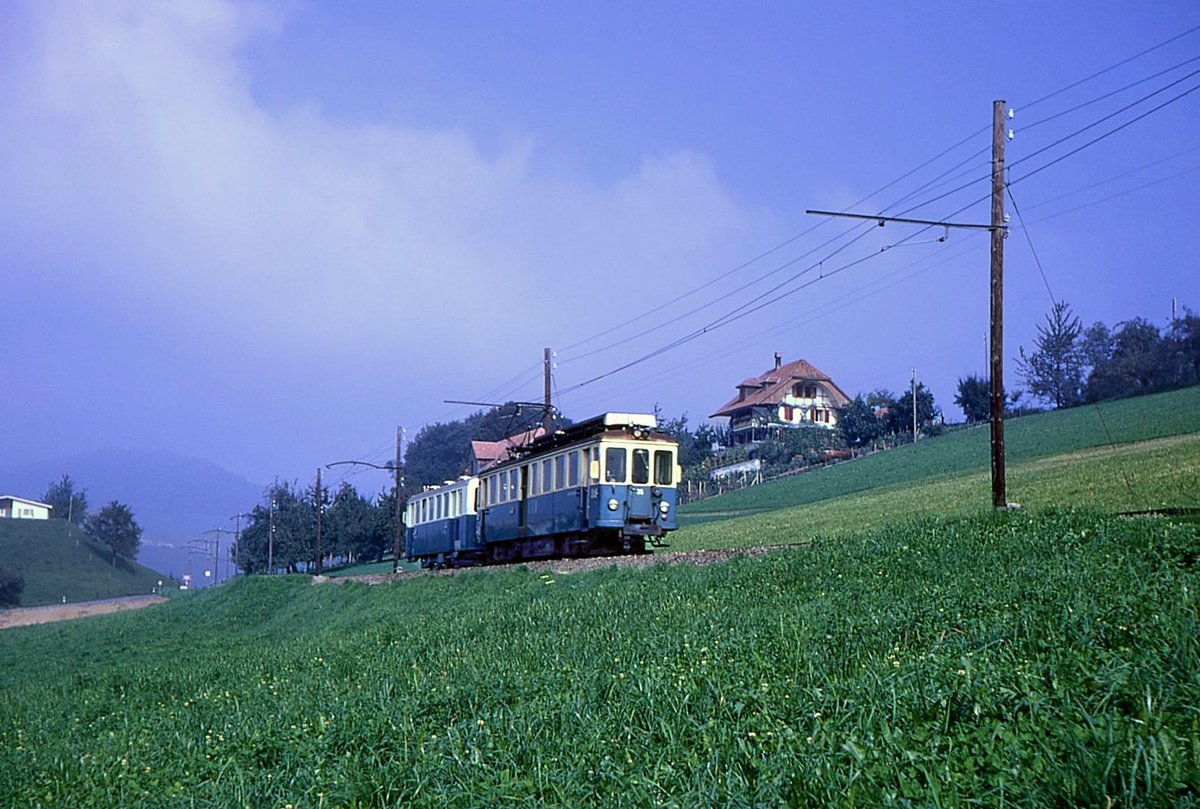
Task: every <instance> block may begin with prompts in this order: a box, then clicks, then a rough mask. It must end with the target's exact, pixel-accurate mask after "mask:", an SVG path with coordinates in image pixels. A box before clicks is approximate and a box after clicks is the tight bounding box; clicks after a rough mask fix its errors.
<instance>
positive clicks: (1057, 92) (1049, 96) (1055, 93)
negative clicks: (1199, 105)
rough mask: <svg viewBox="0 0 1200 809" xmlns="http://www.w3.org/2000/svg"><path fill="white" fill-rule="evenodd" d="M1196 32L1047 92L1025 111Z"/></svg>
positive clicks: (1178, 35)
mask: <svg viewBox="0 0 1200 809" xmlns="http://www.w3.org/2000/svg"><path fill="white" fill-rule="evenodd" d="M1197 31H1200V25H1197V26H1195V27H1194V28H1189V29H1188V30H1186V31H1184V32H1183V33H1181V34H1176V35H1175V36H1173V37H1171V38H1169V39H1166V40H1163V41H1162V42H1159V43H1158V44H1157V45H1151V46H1150V47H1149V48H1146V49H1145V50H1144V51H1139V52H1138V53H1135V54H1134V55H1133V56H1130V57H1127V58H1125V59H1122V60H1121V61H1119V62H1115V63H1114V64H1111V65H1109V66H1108V67H1106V68H1103V69H1102V70H1098V71H1096V72H1095V73H1093V74H1091V75H1090V76H1085V77H1083V78H1082V79H1079V80H1078V81H1074V82H1071V83H1070V84H1068V85H1066V86H1064V87H1060V88H1058V89H1057V90H1054V91H1052V92H1049V93H1047V94H1046V95H1044V96H1042V97H1041V98H1037V99H1034V100H1033V101H1031V102H1029V103H1028V104H1026V105H1025V109H1029V108H1030V107H1034V106H1037V105H1038V104H1041V103H1042V102H1043V101H1049V100H1050V99H1052V98H1054V97H1055V96H1058V95H1061V94H1062V93H1065V92H1067V91H1068V90H1073V89H1075V88H1076V87H1078V86H1080V85H1081V84H1086V83H1087V82H1089V81H1091V80H1092V79H1095V78H1099V77H1100V76H1103V75H1104V74H1105V73H1110V72H1112V71H1113V70H1116V69H1117V68H1119V67H1124V66H1125V65H1127V64H1129V63H1130V62H1132V61H1135V60H1137V59H1141V58H1142V57H1143V56H1146V55H1148V54H1151V53H1153V52H1154V51H1157V50H1159V49H1160V48H1165V47H1166V46H1167V45H1170V44H1171V43H1172V42H1175V41H1176V40H1180V39H1183V38H1184V37H1186V36H1188V35H1190V34H1194V33H1196V32H1197Z"/></svg>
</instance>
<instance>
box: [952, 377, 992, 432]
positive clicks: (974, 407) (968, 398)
mask: <svg viewBox="0 0 1200 809" xmlns="http://www.w3.org/2000/svg"><path fill="white" fill-rule="evenodd" d="M954 403H955V404H956V405H958V406H959V407H960V408H962V412H963V415H964V416H966V418H967V421H968V422H977V421H988V420H989V419H991V417H992V386H991V383H990V382H988V380H986V379H984V378H983V377H981V376H975V375H974V374H971V375H970V376H966V377H963V378H961V379H959V380H958V393H957V394H956V395H955V397H954Z"/></svg>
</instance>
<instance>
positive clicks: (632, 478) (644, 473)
mask: <svg viewBox="0 0 1200 809" xmlns="http://www.w3.org/2000/svg"><path fill="white" fill-rule="evenodd" d="M629 461H630V462H629V483H630V486H629V497H628V500H627V501H626V503H627V506H626V507H627V508H628V515H629V517H630V518H632V519H635V520H646V519H651V518H653V517H654V516H655V514H654V504H653V502H652V500H653V497H652V496H651V492H650V450H649V449H647V448H646V447H637V448H635V449H634V450H633V451H632V452H630V459H629Z"/></svg>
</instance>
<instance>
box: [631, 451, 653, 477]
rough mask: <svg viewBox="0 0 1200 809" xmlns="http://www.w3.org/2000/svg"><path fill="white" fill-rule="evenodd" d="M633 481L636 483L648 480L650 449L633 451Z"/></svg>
mask: <svg viewBox="0 0 1200 809" xmlns="http://www.w3.org/2000/svg"><path fill="white" fill-rule="evenodd" d="M633 482H634V483H638V484H646V483H649V482H650V450H648V449H635V450H634V451H633Z"/></svg>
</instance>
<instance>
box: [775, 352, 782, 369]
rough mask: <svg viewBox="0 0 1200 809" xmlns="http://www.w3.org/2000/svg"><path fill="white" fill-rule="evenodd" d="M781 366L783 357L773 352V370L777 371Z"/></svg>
mask: <svg viewBox="0 0 1200 809" xmlns="http://www.w3.org/2000/svg"><path fill="white" fill-rule="evenodd" d="M781 365H783V355H782V354H780V353H779V352H778V351H776V352H775V370H776V371H778V370H779V366H781Z"/></svg>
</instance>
